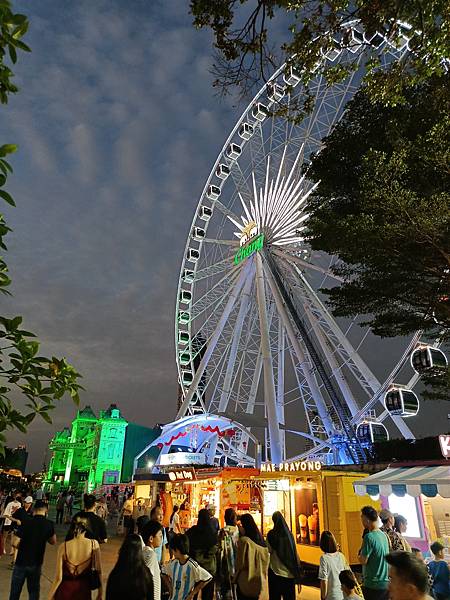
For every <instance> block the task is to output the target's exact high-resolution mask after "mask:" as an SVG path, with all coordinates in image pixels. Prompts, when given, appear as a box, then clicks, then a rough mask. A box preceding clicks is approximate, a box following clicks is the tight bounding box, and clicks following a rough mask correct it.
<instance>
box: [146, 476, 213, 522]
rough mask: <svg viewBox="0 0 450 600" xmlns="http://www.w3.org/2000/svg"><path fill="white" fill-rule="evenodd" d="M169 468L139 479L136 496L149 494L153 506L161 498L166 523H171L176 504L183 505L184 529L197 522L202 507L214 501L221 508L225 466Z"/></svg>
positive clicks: (181, 520) (182, 519)
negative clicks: (223, 468) (221, 490)
mask: <svg viewBox="0 0 450 600" xmlns="http://www.w3.org/2000/svg"><path fill="white" fill-rule="evenodd" d="M165 471H166V472H165V473H158V474H153V473H149V474H147V476H146V478H145V479H138V480H137V481H136V482H135V485H136V493H135V495H136V498H137V497H139V496H144V497H145V496H146V497H148V498H149V499H150V503H149V504H150V505H151V506H154V505H155V504H156V503H157V502H158V503H159V504H160V505H161V507H162V509H163V512H164V525H166V526H168V524H169V523H168V521H169V519H170V515H171V514H172V509H173V507H174V506H175V505H176V506H178V507H183V508H182V510H180V526H181V528H182V529H184V530H185V529H188V528H189V527H191V525H193V524H194V523H195V520H196V518H197V514H198V511H199V510H200V509H201V508H204V507H205V506H207V505H208V504H214V506H216V507H217V510H219V507H220V489H221V486H222V478H221V472H222V469H221V468H214V467H210V468H201V467H198V468H197V467H191V466H186V467H183V466H179V467H167V469H165Z"/></svg>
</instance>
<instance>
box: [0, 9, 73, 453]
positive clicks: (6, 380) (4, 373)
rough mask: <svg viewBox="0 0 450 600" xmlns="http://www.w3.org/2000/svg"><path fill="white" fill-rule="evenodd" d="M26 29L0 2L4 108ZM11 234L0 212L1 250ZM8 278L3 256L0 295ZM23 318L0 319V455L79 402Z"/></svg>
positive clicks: (66, 371)
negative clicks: (61, 404) (21, 403)
mask: <svg viewBox="0 0 450 600" xmlns="http://www.w3.org/2000/svg"><path fill="white" fill-rule="evenodd" d="M27 29H28V20H27V18H26V16H25V15H21V14H14V13H13V11H12V10H11V4H10V2H9V1H7V0H0V30H1V35H0V102H1V103H2V104H7V103H8V100H9V97H10V95H11V94H15V93H16V92H17V91H18V90H17V87H16V86H15V85H14V84H13V82H12V78H13V72H12V70H11V69H10V67H8V65H7V64H6V62H7V60H8V56H9V60H10V61H11V63H12V64H15V63H16V61H17V51H18V50H22V51H24V52H30V48H29V47H28V46H27V45H26V44H25V43H24V42H23V41H22V39H21V38H22V37H23V36H24V35H25V33H26V32H27ZM16 149H17V148H16V146H15V145H14V144H4V145H3V146H1V147H0V197H1V198H2V199H3V200H4V201H5V202H7V203H8V204H9V205H11V206H15V202H14V199H13V198H12V196H11V194H9V192H7V191H6V190H5V189H4V187H5V185H6V183H7V180H8V177H9V176H10V175H11V173H12V172H13V170H12V167H11V165H10V163H9V162H8V161H7V160H6V158H5V157H6V156H8V155H9V154H11V153H13V152H15V151H16ZM10 231H11V229H10V228H9V227H8V225H7V223H6V221H5V218H4V215H2V214H0V248H1V249H2V250H3V251H6V250H7V247H6V245H5V237H6V235H7V234H8V233H9V232H10ZM10 283H11V280H10V278H9V275H8V266H7V264H6V262H5V260H4V257H0V292H1V293H3V294H9V293H10V292H9V291H8V289H7V288H8V287H9V285H10ZM21 325H22V317H20V316H15V317H13V318H7V317H5V316H0V454H3V452H4V443H5V440H6V438H5V435H4V432H5V431H6V430H8V429H18V430H19V431H21V432H24V433H25V432H26V430H27V426H28V425H29V424H30V423H31V421H32V420H33V419H34V418H35V416H36V415H40V416H41V417H42V418H43V419H44V420H45V421H47V422H48V423H50V422H51V419H50V416H49V411H51V410H52V409H53V408H54V406H55V402H56V401H57V400H59V399H61V398H62V397H63V396H64V394H65V393H66V392H68V393H69V394H70V395H71V397H72V398H73V399H74V401H75V402H78V401H79V398H78V392H79V390H80V388H81V386H80V385H79V383H78V378H79V377H80V375H79V374H78V373H77V372H76V371H75V369H74V368H73V367H72V366H71V365H69V364H68V362H67V361H66V359H65V358H61V359H59V358H56V357H52V358H46V357H44V356H40V355H39V342H38V341H37V340H36V336H35V335H34V334H33V333H31V332H29V331H26V330H24V329H22V328H21ZM18 397H22V398H25V409H19V408H18V407H17V402H16V401H14V399H17V398H18Z"/></svg>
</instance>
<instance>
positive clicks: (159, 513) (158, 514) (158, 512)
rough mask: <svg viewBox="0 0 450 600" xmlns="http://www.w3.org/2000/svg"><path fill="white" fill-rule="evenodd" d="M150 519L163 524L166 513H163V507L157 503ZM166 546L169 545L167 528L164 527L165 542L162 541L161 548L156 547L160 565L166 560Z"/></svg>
mask: <svg viewBox="0 0 450 600" xmlns="http://www.w3.org/2000/svg"><path fill="white" fill-rule="evenodd" d="M150 520H151V521H158V523H161V525H162V524H163V521H164V513H163V509H162V508H161V507H160V506H158V505H156V506H154V507H153V508H152V510H151V511H150ZM166 546H167V535H166V530H165V529H164V531H163V542H162V544H161V546H159V548H155V552H156V556H157V557H158V562H159V564H160V565H162V564H164V563H165V562H166Z"/></svg>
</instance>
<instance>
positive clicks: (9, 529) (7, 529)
mask: <svg viewBox="0 0 450 600" xmlns="http://www.w3.org/2000/svg"><path fill="white" fill-rule="evenodd" d="M21 506H22V503H21V502H20V495H18V496H16V497H15V499H14V500H12V501H11V502H8V504H7V505H6V508H5V510H4V511H3V514H2V517H4V519H5V523H4V525H3V533H4V545H5V546H4V548H5V549H4V552H5V554H7V552H6V542H7V540H8V538H9V540H10V552H9V554H10V555H11V556H13V555H14V549H13V547H12V536H13V533H14V529H15V523H13V522H12V521H11V519H9V518H8V517H12V516H13V515H14V513H15V512H16V510H17V509H19V508H21Z"/></svg>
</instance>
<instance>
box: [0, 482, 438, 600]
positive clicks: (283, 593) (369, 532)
mask: <svg viewBox="0 0 450 600" xmlns="http://www.w3.org/2000/svg"><path fill="white" fill-rule="evenodd" d="M62 498H64V504H63V502H62V501H61V499H62ZM66 500H67V493H65V494H64V493H61V494H60V495H59V496H58V497H57V498H56V520H57V523H62V522H63V521H64V522H65V521H66V520H69V521H70V526H69V529H68V532H67V535H66V536H65V540H64V542H63V543H62V544H60V546H59V547H58V550H57V554H56V569H55V577H54V580H53V583H52V585H51V588H50V592H49V596H48V600H89V599H91V594H92V593H93V592H94V593H95V596H96V598H97V600H101V599H102V598H103V596H104V592H105V597H106V600H119V599H120V600H122V599H123V598H126V599H127V600H198V597H199V594H200V593H201V598H202V600H214V599H215V598H221V600H264V599H268V600H281V599H283V600H295V598H296V594H297V591H298V592H299V593H300V592H301V584H302V580H303V570H302V564H301V561H300V557H299V555H298V552H297V544H296V542H295V539H294V536H293V535H292V533H291V531H290V529H289V526H288V524H287V522H286V520H285V519H284V517H283V515H282V514H281V512H278V511H277V512H275V513H274V514H273V516H272V521H273V528H272V529H271V530H270V531H269V532H268V534H267V537H266V539H264V537H263V535H262V534H261V531H260V530H259V528H258V526H257V524H256V522H255V520H254V518H253V516H252V515H251V514H248V513H247V514H242V515H240V516H238V515H237V513H236V511H235V510H234V509H233V508H227V509H226V510H225V512H224V521H225V523H224V526H223V527H220V524H219V521H218V519H217V518H216V517H215V507H214V506H212V505H208V506H207V507H205V508H202V509H201V510H200V511H199V513H198V518H197V522H196V524H195V525H193V526H191V527H189V528H187V529H183V527H182V526H181V524H180V518H179V517H180V515H179V508H178V507H177V506H175V507H174V508H173V511H172V514H171V515H170V519H169V527H167V529H166V528H165V527H164V525H163V521H164V515H163V510H162V508H161V506H159V505H157V506H154V507H153V508H152V509H151V510H150V512H149V513H148V514H141V515H140V516H139V517H138V518H137V519H136V521H135V520H134V518H133V509H132V505H133V501H132V498H131V497H126V498H124V500H123V504H122V507H121V511H120V515H121V517H122V521H123V536H124V539H123V543H122V545H121V548H120V551H119V554H118V558H117V562H116V564H115V566H114V567H113V569H112V571H111V573H110V574H109V577H108V578H107V583H106V589H105V590H103V582H102V579H103V578H102V560H101V546H102V544H104V543H106V542H107V527H106V521H107V518H108V507H107V506H106V503H105V501H104V498H101V499H99V500H97V499H96V498H95V497H94V496H93V495H90V494H85V495H84V499H83V509H82V510H80V511H78V512H77V513H76V514H74V515H72V514H68V508H67V502H66ZM72 504H73V502H71V503H70V509H72ZM0 508H1V513H0V516H1V519H2V520H3V527H2V535H1V536H0V540H1V544H2V546H1V549H2V553H4V554H8V550H7V548H9V555H10V557H11V566H12V567H13V572H12V577H11V588H10V596H9V598H10V600H19V598H20V594H21V591H22V588H23V586H24V584H25V582H26V584H27V588H28V594H29V598H30V600H38V599H39V596H40V576H41V567H42V563H43V559H44V554H45V548H46V544H56V535H55V529H54V525H53V522H52V521H50V520H49V519H48V518H47V513H48V504H47V502H46V500H45V499H44V498H43V497H41V498H39V499H38V498H36V497H35V498H33V497H32V496H31V494H28V495H24V494H21V493H19V492H15V493H13V494H10V495H9V496H8V497H6V498H3V502H1V501H0ZM67 517H70V519H67ZM379 522H381V526H379ZM361 523H362V528H363V534H362V542H361V548H360V551H359V562H360V564H361V565H362V584H360V583H359V580H358V578H357V577H356V576H355V574H354V573H353V571H352V569H351V568H350V565H349V562H348V560H347V558H346V557H345V556H344V554H343V553H342V552H341V551H340V548H339V544H338V543H337V541H336V539H335V536H334V535H333V533H332V532H330V531H322V533H321V536H320V549H321V550H322V556H321V558H320V565H319V572H318V578H319V581H320V596H321V600H385V599H386V600H388V599H391V600H425V599H427V598H430V597H432V598H435V599H436V600H450V571H449V567H448V565H447V563H446V561H445V560H444V546H443V545H442V544H440V543H439V542H435V543H433V544H432V545H431V547H430V549H431V551H432V553H433V555H434V560H432V561H430V562H429V563H428V565H426V564H425V561H424V559H423V556H422V553H421V552H420V550H418V549H416V548H411V547H410V546H409V544H408V542H407V541H406V539H405V538H404V535H403V534H404V533H405V530H406V527H407V523H406V520H405V519H404V518H403V517H401V516H400V515H397V516H394V515H392V513H390V512H389V511H388V510H382V511H380V513H378V512H377V511H376V510H375V509H374V508H373V507H371V506H366V507H364V508H363V509H362V510H361ZM429 594H431V596H430V595H429ZM300 597H301V595H300Z"/></svg>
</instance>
